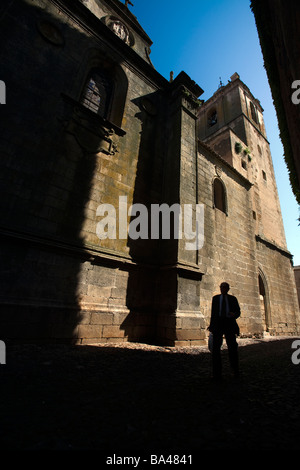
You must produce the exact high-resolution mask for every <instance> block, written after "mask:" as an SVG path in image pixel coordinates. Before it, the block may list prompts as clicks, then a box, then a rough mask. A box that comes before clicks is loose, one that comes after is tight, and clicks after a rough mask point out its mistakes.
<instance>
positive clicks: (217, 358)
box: [208, 282, 241, 379]
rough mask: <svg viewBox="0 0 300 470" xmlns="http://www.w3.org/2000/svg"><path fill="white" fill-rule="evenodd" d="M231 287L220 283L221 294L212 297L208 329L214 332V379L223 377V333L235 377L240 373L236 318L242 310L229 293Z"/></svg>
mask: <svg viewBox="0 0 300 470" xmlns="http://www.w3.org/2000/svg"><path fill="white" fill-rule="evenodd" d="M229 289H230V286H229V284H228V283H227V282H222V283H221V285H220V290H221V294H219V295H215V296H214V297H213V298H212V305H211V318H210V325H209V327H208V330H209V331H210V332H211V333H212V334H213V347H212V369H213V378H214V379H221V377H222V361H221V346H222V342H223V335H225V339H226V343H227V347H228V355H229V361H230V365H231V368H232V370H233V373H234V375H235V377H238V375H239V363H238V345H237V341H236V335H239V327H238V324H237V322H236V319H237V318H238V317H239V316H240V314H241V310H240V306H239V303H238V300H237V298H236V297H234V296H233V295H229V294H228V291H229Z"/></svg>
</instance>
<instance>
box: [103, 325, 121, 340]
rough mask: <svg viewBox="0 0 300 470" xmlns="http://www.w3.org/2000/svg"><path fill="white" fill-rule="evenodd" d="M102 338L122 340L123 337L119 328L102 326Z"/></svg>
mask: <svg viewBox="0 0 300 470" xmlns="http://www.w3.org/2000/svg"><path fill="white" fill-rule="evenodd" d="M102 336H103V338H123V337H124V336H125V333H124V330H121V329H120V327H119V326H116V325H111V326H107V325H105V326H103V332H102Z"/></svg>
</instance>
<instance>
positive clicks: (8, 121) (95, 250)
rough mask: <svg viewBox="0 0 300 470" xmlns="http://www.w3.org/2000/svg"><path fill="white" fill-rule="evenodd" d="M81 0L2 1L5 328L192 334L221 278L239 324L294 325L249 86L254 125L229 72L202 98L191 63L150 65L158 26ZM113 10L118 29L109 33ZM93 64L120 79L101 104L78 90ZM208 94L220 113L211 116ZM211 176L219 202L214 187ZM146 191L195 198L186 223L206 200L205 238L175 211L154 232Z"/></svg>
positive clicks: (251, 330) (134, 336)
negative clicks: (150, 27) (172, 74)
mask: <svg viewBox="0 0 300 470" xmlns="http://www.w3.org/2000/svg"><path fill="white" fill-rule="evenodd" d="M84 3H85V5H84V4H83V3H81V2H72V1H71V0H64V1H62V2H61V4H62V5H65V6H66V10H64V8H59V7H58V4H57V2H55V1H52V0H50V1H48V2H41V1H38V0H33V1H29V0H24V1H23V2H10V3H9V5H7V8H5V9H4V10H3V11H2V16H1V19H0V26H1V27H0V39H1V51H0V59H1V64H2V65H1V74H2V75H1V77H0V79H1V80H3V81H4V82H5V83H6V85H7V89H8V90H9V93H8V94H7V99H8V101H7V103H6V105H5V106H3V107H1V110H2V111H3V113H4V118H3V120H2V121H1V135H2V139H1V142H0V152H1V162H0V166H1V175H2V180H3V191H2V195H1V227H2V228H1V231H0V235H1V246H2V251H1V254H0V256H1V263H0V266H1V274H0V276H1V283H0V285H1V293H0V302H1V312H4V313H3V314H2V316H1V319H0V327H1V328H0V329H1V335H2V336H1V338H3V339H5V338H18V339H28V338H31V339H34V340H57V339H59V340H60V341H64V340H65V341H74V342H77V343H82V344H86V343H88V342H91V343H94V342H101V341H108V342H109V341H116V340H118V341H139V340H143V341H147V342H160V343H166V344H171V345H174V344H185V345H192V344H194V345H196V344H200V343H201V342H202V341H203V340H205V338H206V334H207V331H206V328H207V325H208V322H209V317H210V305H211V298H212V296H213V295H214V294H215V293H217V292H218V286H219V283H220V282H221V281H223V280H226V281H228V282H229V283H230V285H231V293H233V294H234V295H236V296H237V297H238V299H239V301H240V304H241V309H242V316H241V319H240V320H239V323H240V327H241V333H242V334H243V335H258V336H259V335H262V334H263V332H264V331H266V330H268V331H269V332H270V333H272V334H281V333H284V334H292V333H294V332H295V331H297V328H299V310H298V307H297V305H296V303H295V288H294V281H293V279H292V276H291V272H292V271H291V266H290V255H289V253H287V251H286V245H285V237H284V230H283V225H282V219H281V213H280V208H279V201H278V196H277V192H276V184H275V178H274V174H273V167H272V161H271V155H270V152H269V147H268V142H267V140H266V137H265V129H264V123H263V118H262V109H261V107H260V105H259V103H258V101H256V100H254V103H255V106H256V108H257V113H258V118H259V126H258V127H257V125H256V124H255V125H254V123H253V120H252V121H251V119H252V117H251V113H250V101H251V100H252V98H253V97H252V95H251V93H250V91H249V90H248V89H247V87H246V85H244V84H243V83H242V82H241V81H240V80H239V79H238V77H237V76H233V78H232V81H231V82H230V84H229V85H228V86H227V87H223V88H222V89H221V90H218V92H217V93H216V94H214V96H213V97H212V99H211V100H208V101H207V102H206V103H204V105H202V107H200V108H199V105H200V102H199V101H198V100H197V98H198V97H199V96H200V95H201V92H202V90H201V88H200V87H199V86H198V85H197V84H196V83H195V82H193V81H192V80H191V79H190V78H189V77H188V76H187V75H186V74H185V73H184V72H182V73H180V74H179V75H178V76H177V77H176V78H175V79H174V80H173V81H172V82H168V81H167V80H165V79H164V78H163V77H162V76H161V75H160V74H159V72H157V71H156V70H155V69H154V68H153V66H152V65H151V63H150V60H149V57H148V48H149V46H150V43H151V41H150V39H149V38H148V37H147V35H146V33H145V32H144V31H143V30H142V28H141V27H140V25H139V24H138V23H137V20H136V18H135V17H134V16H133V15H132V14H131V13H130V11H129V10H128V8H126V7H125V6H124V5H122V4H121V3H120V2H115V1H112V0H106V2H105V3H104V2H101V1H97V2H94V1H93V0H89V1H88V2H84ZM86 7H87V8H86ZM67 12H68V13H67ZM92 13H93V14H92ZM93 15H94V16H93ZM111 17H114V18H115V17H117V18H119V20H120V21H121V23H123V26H122V27H121V26H120V28H121V29H120V31H123V33H124V36H122V34H121V33H120V31H119V33H120V34H121V36H120V34H113V30H112V29H111V24H110V21H111ZM46 24H47V27H46V26H45V25H46ZM115 32H116V31H115ZM145 48H146V49H145ZM95 69H97V70H98V73H104V74H105V77H106V78H105V80H106V82H109V83H112V84H113V86H112V89H113V92H112V93H111V94H109V93H108V92H107V94H105V93H104V92H103V91H102V92H101V93H104V94H102V95H101V99H102V98H103V100H102V101H104V102H105V99H107V100H108V101H109V106H107V109H106V110H105V112H104V111H103V113H102V111H101V112H100V111H99V113H98V114H97V113H94V112H92V111H91V110H90V109H87V108H86V107H85V105H84V104H83V101H82V99H81V97H82V96H83V95H84V93H85V85H86V82H87V79H88V78H89V77H90V73H91V72H92V71H94V70H95ZM106 82H105V83H106ZM24 83H26V84H30V86H28V87H26V92H25V91H24ZM108 88H109V87H108ZM108 88H107V89H108ZM241 91H243V93H242V92H241ZM213 106H215V108H216V111H217V114H218V122H217V124H216V127H214V128H209V129H208V128H207V112H209V111H210V110H211V108H212V107H213ZM198 113H199V116H198ZM222 113H223V114H222ZM229 121H230V126H229ZM197 125H198V131H197ZM197 132H198V135H197ZM199 136H200V138H201V139H203V140H205V143H204V142H199V140H198V137H199ZM236 142H238V143H239V144H240V145H241V146H242V147H243V146H244V147H246V146H247V147H248V148H249V150H250V151H251V157H252V159H251V160H250V159H249V157H248V154H247V155H246V156H245V155H244V154H243V157H241V155H240V154H237V153H236V150H235V143H236ZM208 145H210V146H211V147H213V149H215V151H217V152H219V153H220V154H221V155H218V154H217V153H216V152H215V151H214V150H213V149H211V148H210V147H209V146H208ZM259 149H260V150H259ZM222 152H223V153H222ZM246 157H247V158H246ZM242 161H243V162H244V163H245V161H246V163H247V166H246V168H244V167H243V166H242V164H241V162H242ZM262 171H264V174H263V173H262ZM264 176H265V177H266V179H265V178H264ZM216 178H217V179H220V180H221V181H222V184H223V186H224V188H225V189H226V198H225V199H226V201H225V202H226V204H225V208H224V210H220V208H218V207H216V204H215V201H214V186H213V185H214V181H215V179H216ZM120 197H122V198H125V200H126V202H124V199H121V200H120ZM120 201H123V204H124V206H121V205H120V204H122V203H121V202H120ZM103 204H106V206H105V208H106V209H105V211H103V210H102V209H103V206H102V205H103ZM135 204H137V205H139V206H134V207H135V208H139V209H141V208H142V209H143V210H146V216H145V218H144V219H143V220H142V221H140V224H136V225H137V226H136V232H137V233H138V234H140V236H137V237H133V236H129V235H128V225H129V223H130V222H131V223H132V222H134V217H135V215H136V216H138V210H137V213H136V214H135V215H134V214H132V215H130V214H129V212H128V210H129V208H130V207H131V206H132V205H135ZM154 204H156V205H160V206H161V205H162V204H166V205H167V206H168V207H171V206H173V205H174V204H178V205H179V206H180V209H181V210H185V209H184V207H185V205H190V206H191V207H192V213H193V217H194V218H193V221H192V224H191V227H190V228H191V230H192V231H194V232H195V227H196V226H195V207H196V204H203V206H204V244H203V246H202V245H201V246H200V247H198V248H199V249H191V250H189V249H187V242H191V240H190V239H189V237H188V235H189V234H187V233H186V232H185V230H184V229H185V226H184V225H183V226H182V229H183V237H182V238H180V237H179V239H178V238H176V237H174V236H173V233H172V231H173V228H174V224H173V223H171V232H170V237H166V238H164V237H163V234H162V227H161V220H160V228H161V230H160V232H159V233H158V235H157V236H155V237H154V236H153V237H151V229H152V228H153V227H152V222H153V220H151V207H152V205H154ZM99 207H100V210H99ZM122 209H124V210H122ZM254 213H255V217H256V218H255V219H254V218H253V217H254ZM106 216H107V219H106V222H107V223H106V225H105V230H104V232H105V233H103V230H102V232H101V221H103V219H104V217H106ZM182 221H184V217H183V220H182ZM156 223H157V221H156ZM201 223H202V222H201ZM143 224H148V227H146V228H145V226H143ZM158 225H159V223H158ZM108 227H110V229H111V233H112V234H113V236H108V233H107V231H108ZM131 227H132V225H131ZM154 228H156V227H154ZM102 229H103V227H102ZM143 230H144V231H143ZM100 234H102V235H100ZM131 234H132V232H131ZM106 235H107V236H106ZM146 235H147V236H146ZM259 276H260V282H261V283H262V284H259V281H258V279H259ZM262 290H263V292H262ZM260 296H262V297H263V302H262V299H261V298H260ZM264 309H265V310H264Z"/></svg>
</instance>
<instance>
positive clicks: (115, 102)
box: [76, 49, 128, 128]
mask: <svg viewBox="0 0 300 470" xmlns="http://www.w3.org/2000/svg"><path fill="white" fill-rule="evenodd" d="M95 70H101V71H103V73H104V74H105V76H106V77H107V79H108V80H110V81H111V83H112V90H111V96H110V99H109V104H108V106H107V111H106V113H105V114H106V115H105V117H104V116H103V117H104V119H106V120H107V121H108V122H110V123H112V124H113V125H115V126H117V127H119V128H121V127H122V121H123V116H124V112H125V104H126V99H127V93H128V77H127V75H126V72H125V70H123V67H122V66H121V65H120V63H119V62H117V61H115V60H114V59H113V58H109V57H107V54H105V53H104V52H103V51H101V50H100V49H92V50H89V51H88V54H87V56H86V57H85V58H84V60H83V63H82V65H81V67H80V71H79V73H78V77H79V80H77V82H76V83H77V84H76V88H77V92H76V94H77V96H78V98H77V100H78V102H80V104H81V105H83V103H82V96H83V93H84V90H85V87H86V85H87V82H88V80H89V78H90V76H91V74H92V73H93V71H95ZM78 85H79V88H78ZM86 109H88V108H86ZM90 112H93V111H91V110H90ZM94 114H95V113H94Z"/></svg>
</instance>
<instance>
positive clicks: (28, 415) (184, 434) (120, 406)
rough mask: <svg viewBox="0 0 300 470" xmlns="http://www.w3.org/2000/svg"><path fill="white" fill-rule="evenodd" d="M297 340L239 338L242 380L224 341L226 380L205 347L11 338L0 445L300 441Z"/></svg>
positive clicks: (170, 446)
mask: <svg viewBox="0 0 300 470" xmlns="http://www.w3.org/2000/svg"><path fill="white" fill-rule="evenodd" d="M295 339H297V338H296V337H293V338H279V337H277V338H274V337H273V338H269V339H264V340H260V339H257V340H254V339H251V340H250V339H239V345H240V347H239V354H240V364H241V371H242V377H241V378H240V379H239V380H236V379H234V378H233V377H232V376H231V374H230V370H229V366H228V358H227V351H226V349H225V348H224V351H223V352H222V354H223V364H224V380H223V382H222V383H221V384H215V383H213V382H212V381H211V378H210V375H211V356H210V353H209V351H208V349H207V348H206V347H204V346H203V347H194V348H190V349H189V348H171V347H170V348H168V347H158V346H150V345H145V344H135V343H119V344H103V345H93V346H66V345H30V344H27V345H16V344H12V343H10V344H7V351H6V353H7V357H6V365H2V366H1V368H0V373H1V397H2V399H1V405H0V406H1V421H2V426H1V449H2V450H7V449H8V450H14V449H16V450H33V451H35V450H71V451H72V450H98V451H102V452H119V453H122V452H123V453H124V452H125V451H126V452H127V451H132V452H135V453H136V452H138V451H139V450H140V451H141V450H143V451H149V452H154V451H156V450H161V451H165V452H176V453H179V452H189V453H192V452H193V451H195V452H197V451H202V450H213V449H229V450H232V449H237V450H239V449H241V450H242V449H255V450H265V449H277V450H296V449H299V435H300V421H299V418H300V400H299V396H300V364H299V365H296V364H293V362H292V360H291V356H292V353H293V352H294V349H292V347H291V346H292V343H293V341H295ZM127 453H128V452H127Z"/></svg>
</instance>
